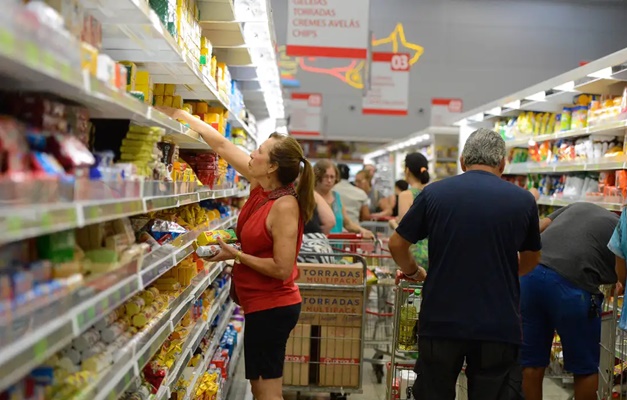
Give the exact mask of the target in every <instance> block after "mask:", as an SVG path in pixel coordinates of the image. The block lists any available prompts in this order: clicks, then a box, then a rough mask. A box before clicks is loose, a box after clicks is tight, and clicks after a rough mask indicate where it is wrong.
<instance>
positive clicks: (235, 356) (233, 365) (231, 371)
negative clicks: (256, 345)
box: [221, 326, 246, 400]
mask: <svg viewBox="0 0 627 400" xmlns="http://www.w3.org/2000/svg"><path fill="white" fill-rule="evenodd" d="M245 329H246V326H244V327H243V328H242V332H240V333H239V337H238V339H237V347H236V348H235V351H234V352H233V358H232V359H231V360H230V361H229V372H228V374H227V376H228V378H227V380H226V384H225V385H224V388H223V390H222V399H221V400H227V399H228V398H229V391H230V390H231V387H232V385H233V380H234V379H235V369H236V368H237V364H238V362H239V359H240V356H241V355H242V351H243V349H244V330H245Z"/></svg>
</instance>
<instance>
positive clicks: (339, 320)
mask: <svg viewBox="0 0 627 400" xmlns="http://www.w3.org/2000/svg"><path fill="white" fill-rule="evenodd" d="M301 255H303V256H307V258H310V257H312V256H313V257H315V256H323V257H324V258H325V259H327V260H328V259H332V260H335V261H336V262H337V263H336V264H307V263H303V264H299V271H300V276H299V278H298V280H297V284H298V286H299V289H300V292H301V296H302V298H303V303H302V310H301V316H300V319H299V322H298V324H297V326H296V328H295V329H294V330H293V331H292V333H291V335H290V338H289V340H288V342H287V346H286V356H285V365H284V374H283V380H284V386H283V390H284V392H296V394H297V396H298V395H300V394H301V393H330V394H331V398H332V399H337V400H339V399H344V398H346V396H347V395H348V394H350V393H361V390H362V375H363V374H362V372H363V371H362V370H363V354H364V325H365V311H366V308H365V298H366V284H365V276H366V260H365V259H364V258H363V257H362V256H359V255H356V254H345V253H333V254H305V253H301ZM331 282H333V283H331Z"/></svg>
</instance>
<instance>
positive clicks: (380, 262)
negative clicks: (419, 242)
mask: <svg viewBox="0 0 627 400" xmlns="http://www.w3.org/2000/svg"><path fill="white" fill-rule="evenodd" d="M329 242H330V243H331V246H332V247H333V248H334V249H338V251H341V252H347V253H357V254H359V255H361V256H362V257H363V258H364V260H365V261H366V264H367V266H368V271H367V275H368V278H367V289H366V299H367V301H366V318H365V332H364V347H365V348H366V356H365V357H364V362H368V363H370V364H372V367H373V369H374V372H375V375H376V378H377V382H378V383H382V382H383V377H384V371H385V365H387V364H388V363H389V362H390V359H391V355H392V336H393V333H394V291H393V289H394V280H395V277H396V271H397V270H398V267H397V266H396V264H395V263H394V260H393V259H392V256H391V255H390V253H389V252H388V251H387V250H385V249H384V248H383V247H382V245H381V241H380V240H371V239H363V238H361V236H360V235H355V234H339V235H330V236H329Z"/></svg>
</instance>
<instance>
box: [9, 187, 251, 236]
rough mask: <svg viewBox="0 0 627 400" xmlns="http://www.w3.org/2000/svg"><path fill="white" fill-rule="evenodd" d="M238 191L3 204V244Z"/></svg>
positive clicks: (231, 195)
mask: <svg viewBox="0 0 627 400" xmlns="http://www.w3.org/2000/svg"><path fill="white" fill-rule="evenodd" d="M236 195H239V190H238V189H219V190H206V189H201V191H198V192H192V193H184V194H172V195H166V196H151V197H139V198H131V199H124V198H122V199H106V200H91V201H78V202H73V203H67V204H66V203H49V204H30V205H24V206H16V207H12V206H6V207H0V244H4V243H8V242H14V241H17V240H22V239H27V238H31V237H36V236H41V235H45V234H49V233H54V232H59V231H63V230H67V229H72V228H77V227H83V226H85V225H89V224H95V223H98V222H104V221H111V220H114V219H118V218H123V217H128V216H132V215H139V214H144V213H147V212H150V211H157V210H164V209H168V208H176V207H180V206H183V205H186V204H192V203H198V202H200V201H203V200H207V199H220V198H226V197H233V196H236Z"/></svg>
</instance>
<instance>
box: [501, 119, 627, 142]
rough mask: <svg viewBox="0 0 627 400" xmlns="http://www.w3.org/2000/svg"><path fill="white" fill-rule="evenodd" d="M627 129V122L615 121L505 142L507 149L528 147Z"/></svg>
mask: <svg viewBox="0 0 627 400" xmlns="http://www.w3.org/2000/svg"><path fill="white" fill-rule="evenodd" d="M626 128H627V121H614V122H610V123H607V124H602V125H597V126H589V127H587V128H584V129H574V130H570V131H564V132H558V133H552V134H548V135H536V136H526V137H521V138H516V139H510V140H506V141H505V145H506V146H507V147H527V146H528V145H529V142H530V141H534V142H544V141H547V140H557V139H567V138H574V137H579V136H589V135H593V134H604V135H611V134H618V133H620V132H621V131H624V130H625V129H626Z"/></svg>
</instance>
